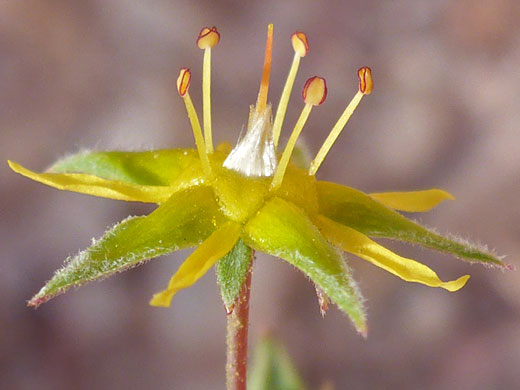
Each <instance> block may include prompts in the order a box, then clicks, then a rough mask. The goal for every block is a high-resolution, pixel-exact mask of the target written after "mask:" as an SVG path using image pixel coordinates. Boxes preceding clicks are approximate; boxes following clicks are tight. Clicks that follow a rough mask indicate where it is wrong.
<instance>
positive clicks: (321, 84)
mask: <svg viewBox="0 0 520 390" xmlns="http://www.w3.org/2000/svg"><path fill="white" fill-rule="evenodd" d="M302 96H303V100H304V101H305V103H307V104H312V105H313V106H319V105H320V104H322V103H323V102H324V101H325V98H326V97H327V83H326V82H325V79H324V78H322V77H318V76H314V77H311V78H310V79H309V80H307V82H306V83H305V86H304V87H303V92H302Z"/></svg>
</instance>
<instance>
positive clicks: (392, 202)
mask: <svg viewBox="0 0 520 390" xmlns="http://www.w3.org/2000/svg"><path fill="white" fill-rule="evenodd" d="M370 197H372V198H373V199H375V200H378V201H379V202H381V203H383V204H384V205H385V206H388V207H390V208H392V209H395V210H401V211H408V212H421V211H429V210H431V209H433V208H434V207H435V206H437V205H438V204H439V203H441V202H442V201H445V200H447V199H451V200H454V199H455V197H454V196H453V195H451V194H450V193H448V192H446V191H444V190H439V189H437V188H433V189H431V190H424V191H409V192H379V193H373V194H370Z"/></svg>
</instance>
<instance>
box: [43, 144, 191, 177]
mask: <svg viewBox="0 0 520 390" xmlns="http://www.w3.org/2000/svg"><path fill="white" fill-rule="evenodd" d="M193 165H200V161H199V157H198V154H197V151H196V150H194V149H163V150H154V151H144V152H118V151H111V152H95V151H93V152H90V151H84V152H80V153H77V154H74V155H71V156H67V157H65V158H63V159H61V160H59V161H57V162H56V163H55V164H54V165H52V166H51V167H50V168H49V169H48V170H47V172H49V173H85V174H89V175H94V176H97V177H100V178H103V179H107V180H116V181H120V182H123V183H128V184H139V185H147V186H168V185H171V184H173V183H174V182H175V180H176V179H177V177H178V176H179V175H180V174H181V173H182V172H184V171H185V170H186V168H188V167H190V166H193Z"/></svg>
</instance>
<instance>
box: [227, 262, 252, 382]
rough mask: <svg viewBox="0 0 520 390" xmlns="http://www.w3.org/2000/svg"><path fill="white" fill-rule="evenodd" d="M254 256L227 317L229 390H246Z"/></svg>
mask: <svg viewBox="0 0 520 390" xmlns="http://www.w3.org/2000/svg"><path fill="white" fill-rule="evenodd" d="M253 256H254V253H253V252H252V253H251V263H250V265H249V269H248V270H247V273H246V278H245V280H244V284H243V285H242V289H241V290H240V294H239V296H238V298H237V301H236V304H235V307H234V309H233V312H231V313H230V314H228V317H227V364H226V382H227V390H246V379H247V331H248V328H249V296H250V292H251V271H252V268H253Z"/></svg>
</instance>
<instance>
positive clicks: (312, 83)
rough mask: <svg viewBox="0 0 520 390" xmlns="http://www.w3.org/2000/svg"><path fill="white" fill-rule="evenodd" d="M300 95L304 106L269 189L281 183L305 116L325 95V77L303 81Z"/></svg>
mask: <svg viewBox="0 0 520 390" xmlns="http://www.w3.org/2000/svg"><path fill="white" fill-rule="evenodd" d="M302 95H303V100H304V101H305V106H304V107H303V110H302V113H301V114H300V117H299V118H298V121H297V122H296V125H295V126H294V129H293V131H292V133H291V136H290V138H289V141H287V146H286V147H285V150H284V151H283V154H282V158H281V159H280V163H279V164H278V169H277V170H276V173H275V174H274V178H273V181H272V182H271V191H276V190H277V189H278V188H280V186H281V185H282V181H283V176H284V174H285V170H286V169H287V165H288V164H289V159H290V158H291V154H292V152H293V150H294V146H295V145H296V141H297V140H298V137H299V136H300V133H301V132H302V129H303V126H304V125H305V122H307V118H309V114H310V113H311V110H312V107H313V106H319V105H320V104H322V103H323V102H324V101H325V98H326V97H327V83H326V82H325V79H323V78H321V77H317V76H314V77H311V78H310V79H309V80H307V82H306V83H305V86H304V87H303V93H302Z"/></svg>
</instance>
